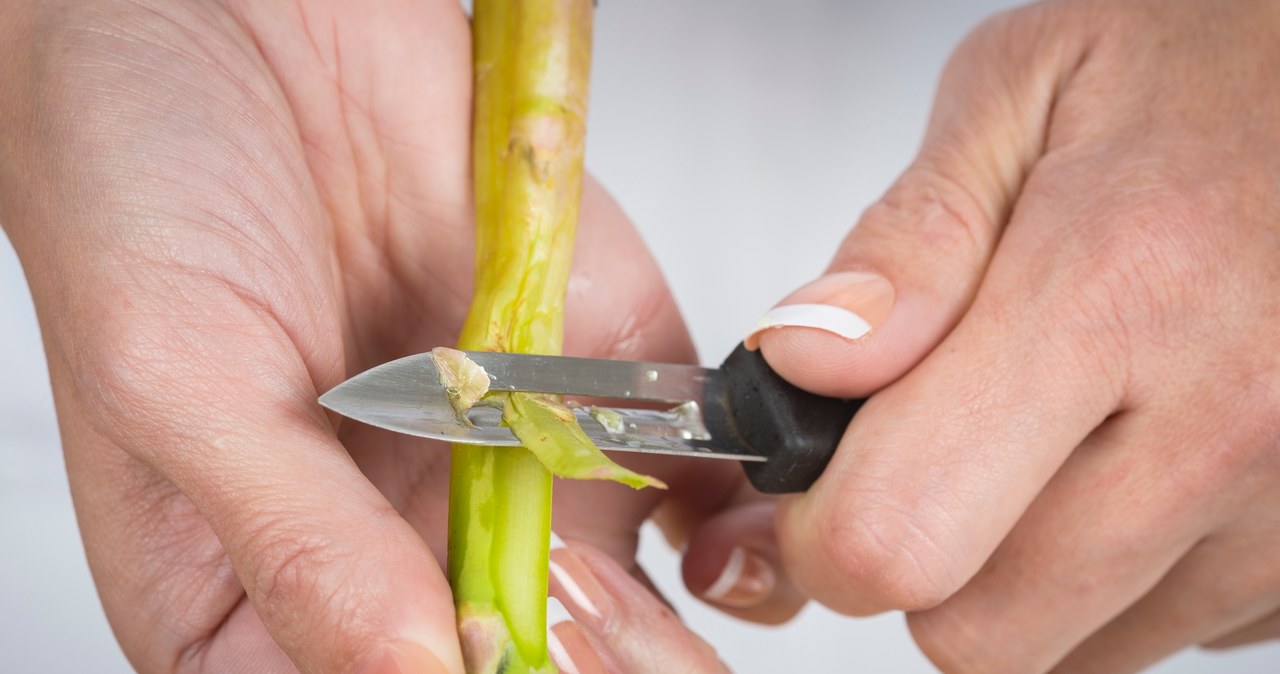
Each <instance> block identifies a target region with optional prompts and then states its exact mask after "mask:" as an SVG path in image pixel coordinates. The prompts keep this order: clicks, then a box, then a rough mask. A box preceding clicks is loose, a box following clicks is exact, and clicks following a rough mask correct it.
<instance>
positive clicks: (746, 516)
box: [682, 499, 806, 625]
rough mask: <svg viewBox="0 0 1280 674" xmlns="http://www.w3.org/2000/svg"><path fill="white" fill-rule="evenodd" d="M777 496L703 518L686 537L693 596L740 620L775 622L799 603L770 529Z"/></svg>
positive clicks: (797, 608)
mask: <svg viewBox="0 0 1280 674" xmlns="http://www.w3.org/2000/svg"><path fill="white" fill-rule="evenodd" d="M775 514H776V502H775V501H774V500H773V499H768V500H758V501H755V502H746V503H743V504H741V505H737V506H734V507H731V508H728V509H726V510H724V511H723V512H720V513H718V514H717V515H715V516H714V517H712V518H710V519H708V520H707V521H706V522H704V523H703V524H702V526H701V527H699V528H698V529H697V532H696V533H695V534H694V535H693V537H692V538H690V539H689V543H688V549H687V550H686V551H685V554H684V559H683V562H682V571H683V575H684V582H685V586H686V587H688V588H689V591H690V592H691V593H693V595H694V596H696V597H699V598H701V599H702V600H703V601H706V602H707V603H710V604H712V605H713V606H716V607H718V608H720V609H722V610H724V611H725V612H727V613H729V614H730V615H733V616H736V617H738V618H741V619H743V620H750V621H752V622H759V623H764V624H769V625H776V624H779V623H782V622H785V621H787V620H789V619H791V618H792V617H793V616H795V614H796V613H799V612H800V609H801V608H803V607H804V604H805V601H806V599H805V597H804V595H803V594H801V592H800V591H799V590H798V589H797V588H796V586H795V584H793V583H792V582H791V579H790V577H789V576H787V574H786V571H785V568H786V567H784V566H783V564H782V551H781V550H779V549H778V541H777V537H776V534H775V532H774V516H775Z"/></svg>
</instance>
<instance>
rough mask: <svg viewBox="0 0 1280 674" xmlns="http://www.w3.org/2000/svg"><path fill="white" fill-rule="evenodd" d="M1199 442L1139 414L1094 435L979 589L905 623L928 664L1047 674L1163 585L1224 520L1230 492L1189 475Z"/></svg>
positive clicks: (1190, 432) (980, 578)
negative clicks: (1174, 468)
mask: <svg viewBox="0 0 1280 674" xmlns="http://www.w3.org/2000/svg"><path fill="white" fill-rule="evenodd" d="M1197 431H1203V429H1193V428H1189V427H1187V426H1186V425H1184V424H1179V423H1178V422H1177V420H1171V419H1168V418H1164V417H1158V416H1156V415H1146V416H1142V415H1139V414H1138V413H1136V412H1131V413H1128V414H1126V415H1121V416H1119V417H1116V418H1113V419H1112V420H1111V421H1109V422H1108V423H1107V424H1105V425H1104V426H1103V427H1102V428H1100V429H1099V430H1098V431H1096V432H1095V433H1093V434H1092V435H1091V436H1090V438H1089V439H1088V440H1087V441H1085V443H1084V444H1083V445H1081V447H1080V448H1079V449H1077V450H1076V451H1075V453H1074V454H1073V455H1072V456H1071V458H1070V459H1069V460H1068V461H1067V462H1066V464H1065V465H1063V467H1062V469H1061V470H1059V471H1058V473H1057V474H1056V475H1055V476H1054V478H1053V480H1052V481H1051V482H1050V483H1049V484H1048V485H1047V486H1046V487H1045V489H1044V491H1043V492H1041V494H1040V495H1039V496H1038V497H1037V498H1036V500H1035V502H1034V503H1033V504H1032V505H1031V507H1030V508H1028V509H1027V511H1026V513H1025V514H1024V515H1023V517H1022V519H1021V520H1020V521H1019V522H1018V524H1017V526H1016V527H1015V528H1014V529H1013V531H1012V532H1011V533H1010V534H1009V535H1008V537H1007V538H1006V539H1005V540H1004V542H1003V543H1002V544H1001V545H1000V547H999V549H998V550H996V552H995V554H993V555H992V556H991V558H990V560H989V561H988V562H987V563H986V564H985V565H984V567H983V568H982V570H981V571H980V572H979V573H978V574H977V575H976V576H975V577H974V578H973V579H972V580H970V581H969V582H968V583H967V584H966V585H965V586H964V587H963V588H962V589H961V590H960V591H959V592H957V593H956V594H955V595H954V596H952V597H950V598H949V599H947V600H946V601H945V602H943V603H942V605H941V606H938V607H936V608H933V609H931V610H927V611H923V612H919V613H914V614H911V615H909V616H908V624H909V626H910V628H911V630H912V633H913V635H914V636H915V639H916V641H917V643H918V644H919V645H920V647H921V649H922V650H923V651H924V652H925V654H926V655H927V656H929V658H930V659H931V660H933V662H934V663H935V664H936V665H938V667H939V668H940V669H942V670H943V671H948V672H953V671H954V672H972V671H981V672H989V673H991V674H999V673H1001V672H1010V673H1014V672H1043V671H1048V670H1049V669H1050V668H1051V667H1052V666H1053V665H1054V663H1056V662H1058V661H1059V660H1061V659H1062V658H1063V656H1065V655H1066V654H1067V653H1068V652H1070V651H1071V650H1072V648H1074V647H1075V646H1076V645H1077V644H1079V643H1080V642H1081V641H1083V640H1085V638H1086V637H1088V636H1089V635H1090V634H1091V633H1093V632H1094V631H1096V630H1098V629H1099V628H1101V627H1102V626H1103V625H1105V624H1106V623H1107V622H1108V621H1110V620H1111V619H1112V618H1113V617H1115V616H1116V615H1118V614H1120V613H1121V612H1122V611H1124V610H1125V609H1126V607H1128V606H1130V605H1131V604H1133V602H1135V601H1137V600H1138V599H1139V598H1140V597H1142V596H1143V595H1144V594H1146V593H1147V592H1148V591H1150V590H1151V589H1152V587H1154V586H1156V584H1157V583H1159V582H1161V577H1162V576H1164V575H1165V573H1166V572H1167V571H1168V570H1169V569H1170V568H1172V567H1174V565H1175V564H1177V563H1178V560H1179V559H1181V558H1182V557H1183V556H1184V555H1185V554H1186V553H1187V551H1188V550H1190V549H1191V548H1192V547H1193V546H1194V545H1195V544H1196V542H1197V541H1198V540H1200V538H1201V537H1202V536H1203V535H1204V534H1205V532H1207V531H1209V530H1210V529H1211V528H1212V527H1213V526H1214V524H1215V520H1216V518H1217V517H1219V516H1220V513H1219V512H1218V511H1217V510H1216V509H1215V508H1209V507H1206V506H1205V504H1206V503H1209V502H1210V501H1211V497H1212V496H1214V495H1215V494H1216V493H1218V491H1219V490H1220V489H1221V488H1222V486H1223V485H1222V484H1220V483H1218V482H1217V481H1214V480H1213V479H1211V478H1209V475H1210V473H1209V472H1208V471H1206V470H1199V469H1198V468H1200V467H1197V466H1192V465H1188V464H1191V463H1193V462H1195V461H1197V460H1201V459H1200V456H1197V455H1203V454H1205V453H1204V452H1201V447H1202V446H1203V445H1202V443H1201V442H1200V440H1202V439H1203V435H1201V434H1199V433H1197ZM1170 438H1179V441H1176V442H1175V441H1171V440H1170ZM1175 457H1176V459H1175ZM1171 460H1177V461H1178V463H1179V464H1180V471H1179V472H1180V474H1190V475H1195V476H1196V480H1195V482H1193V483H1188V482H1189V481H1187V480H1175V479H1172V478H1171V477H1170V474H1169V471H1168V466H1169V463H1170V461H1171ZM1184 462H1185V463H1184ZM1182 471H1185V473H1182ZM1166 582H1167V581H1166ZM1144 601H1145V600H1144ZM1046 607H1052V608H1050V609H1048V610H1047V609H1046ZM977 626H981V629H980V630H979V629H976V628H977ZM1128 636H1130V637H1133V638H1134V639H1135V640H1137V642H1138V643H1141V639H1140V638H1139V637H1140V635H1139V634H1136V633H1134V634H1129V635H1128ZM1155 640H1156V641H1158V640H1159V638H1155ZM1108 643H1111V642H1108ZM1135 648H1136V646H1135ZM1126 650H1127V647H1126V648H1117V652H1116V655H1118V653H1122V652H1125V651H1126ZM1068 671H1071V670H1068ZM1088 671H1099V672H1110V671H1112V670H1111V669H1108V668H1106V667H1101V668H1098V669H1097V670H1094V669H1089V670H1088ZM1117 671H1119V670H1117ZM1126 671H1127V670H1126Z"/></svg>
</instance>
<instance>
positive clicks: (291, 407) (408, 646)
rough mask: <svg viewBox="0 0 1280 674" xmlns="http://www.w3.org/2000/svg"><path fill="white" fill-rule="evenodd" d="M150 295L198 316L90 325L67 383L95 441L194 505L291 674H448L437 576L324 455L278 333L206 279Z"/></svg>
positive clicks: (412, 543) (448, 647) (297, 370)
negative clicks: (380, 672)
mask: <svg viewBox="0 0 1280 674" xmlns="http://www.w3.org/2000/svg"><path fill="white" fill-rule="evenodd" d="M139 273H142V272H141V271H139ZM165 283H167V284H168V286H167V287H170V288H173V289H174V291H175V296H177V297H180V298H189V297H203V298H205V299H207V300H209V301H208V302H207V303H206V304H204V305H202V307H201V309H199V310H195V309H193V308H192V307H191V306H188V305H186V304H185V303H184V305H183V307H184V311H185V312H187V313H186V314H181V316H182V317H181V318H175V317H174V315H173V314H172V313H169V312H159V313H160V314H161V315H162V316H163V320H154V319H152V318H150V317H148V316H144V315H140V314H139V313H138V312H137V310H136V308H135V312H134V313H133V314H130V315H128V316H126V317H124V318H123V319H120V320H105V321H103V322H102V324H101V337H102V339H103V342H102V343H103V344H104V345H107V346H102V347H100V348H99V349H97V350H96V351H95V352H94V357H92V358H89V359H88V360H87V361H86V362H84V363H83V366H84V367H82V368H81V369H80V371H82V372H92V376H91V377H90V378H89V379H87V380H86V381H92V387H91V388H86V387H81V388H80V390H79V391H80V393H81V394H82V395H89V396H91V397H92V401H93V403H92V404H91V405H90V407H91V408H93V409H95V410H96V418H97V420H98V423H99V424H100V425H101V426H102V427H104V428H106V429H107V435H108V436H109V437H110V438H111V439H112V440H113V441H115V442H116V443H118V444H119V445H120V446H122V447H124V448H125V449H126V450H127V451H129V452H131V453H133V454H134V455H135V456H137V457H139V458H140V459H142V460H143V461H144V462H145V463H147V464H149V465H150V466H152V467H153V468H155V469H156V470H157V471H158V472H159V473H160V474H161V475H163V476H165V477H166V478H167V479H168V480H170V481H171V482H172V483H173V484H174V485H176V486H177V487H178V488H179V489H180V490H181V491H182V493H183V494H184V495H185V496H186V497H187V498H189V499H190V501H191V502H192V503H193V504H194V505H195V507H196V509H197V510H198V511H199V512H200V514H201V515H203V517H204V518H205V520H206V521H207V522H208V524H209V526H210V528H211V529H212V531H213V533H214V534H215V535H216V536H217V538H218V540H219V541H220V542H221V543H222V546H223V548H224V549H225V550H226V553H227V555H228V557H229V559H230V561H231V565H232V567H233V568H234V570H235V573H236V576H237V577H238V579H239V581H240V583H241V585H242V586H243V587H244V589H245V592H246V594H247V596H248V598H249V600H250V601H251V602H252V604H253V607H254V609H255V610H256V611H257V614H258V616H259V617H260V618H261V620H262V623H263V625H265V627H266V628H267V630H268V631H269V632H270V634H271V636H272V637H273V638H274V639H275V641H276V642H277V643H278V644H279V645H280V646H281V647H282V648H283V649H284V651H285V652H286V653H287V654H288V655H289V657H290V658H291V659H292V660H293V662H294V663H295V664H296V665H297V666H298V668H299V669H301V670H303V671H349V670H352V669H353V668H356V667H360V666H366V667H379V666H386V667H391V666H392V664H389V663H393V662H396V661H400V662H402V663H412V665H413V666H416V667H419V668H420V669H421V671H426V672H431V671H437V672H445V671H450V672H461V671H462V663H461V656H460V654H459V652H458V646H457V637H456V630H455V627H454V618H453V610H452V601H451V594H450V591H449V588H448V585H447V583H446V581H445V579H444V577H443V574H442V572H441V570H440V567H439V565H438V564H437V562H436V561H435V560H434V559H433V558H432V556H431V554H430V552H429V550H428V549H427V547H426V545H425V544H424V543H423V541H422V539H421V538H420V537H419V536H418V535H417V534H416V533H415V532H414V531H413V529H412V528H411V527H410V526H409V525H408V524H407V523H406V522H405V521H404V520H403V519H402V518H401V517H400V516H399V515H398V514H397V513H396V511H395V509H394V508H392V507H391V505H390V504H389V503H388V502H387V501H386V499H385V498H384V497H383V496H382V494H381V493H379V492H378V490H377V489H376V488H375V487H374V486H373V485H372V484H370V483H369V481H368V480H367V479H366V478H365V477H364V476H363V475H362V474H361V473H360V471H359V470H358V469H357V468H356V466H355V464H354V463H353V462H352V461H351V458H350V456H348V454H347V453H346V451H345V450H344V449H343V447H342V445H341V444H339V443H338V441H337V439H336V438H335V437H334V434H333V431H332V429H331V427H330V425H329V423H328V421H327V419H326V417H325V416H324V415H323V414H322V413H321V411H320V410H319V409H318V407H317V406H316V404H315V402H314V401H315V398H316V395H317V393H316V386H315V385H313V384H312V383H311V382H312V379H311V375H310V373H309V371H308V370H307V368H306V366H305V364H304V363H303V362H302V360H301V358H300V357H299V356H297V355H296V353H293V352H291V351H290V350H289V349H288V348H286V347H285V346H284V345H287V344H289V340H288V338H287V336H286V335H283V334H281V328H280V327H279V325H278V324H275V323H274V322H273V320H272V319H270V318H269V317H266V316H264V315H263V314H262V313H261V312H259V311H258V310H255V309H253V308H251V307H248V306H245V305H243V304H239V303H238V301H237V299H232V298H229V297H227V296H224V295H222V294H221V292H222V291H221V290H215V289H212V288H210V287H209V284H208V282H207V281H206V280H201V279H189V278H187V277H185V276H182V275H170V276H168V277H166V279H165ZM183 301H184V302H185V299H184V300H183ZM152 308H154V307H152ZM203 311H207V312H209V316H207V317H205V316H203V315H202V314H201V312H203ZM193 314H201V315H193ZM188 320H190V321H192V323H193V324H194V325H198V326H199V329H198V330H195V329H193V328H192V325H188V324H187V323H186V321H188ZM157 345H165V346H164V347H157ZM171 345H180V350H177V351H170V350H168V349H169V348H170V346H171ZM272 345H280V346H272ZM158 364H162V365H163V367H160V366H159V365H158ZM388 579H395V581H394V582H389V580H388ZM374 671H376V670H374Z"/></svg>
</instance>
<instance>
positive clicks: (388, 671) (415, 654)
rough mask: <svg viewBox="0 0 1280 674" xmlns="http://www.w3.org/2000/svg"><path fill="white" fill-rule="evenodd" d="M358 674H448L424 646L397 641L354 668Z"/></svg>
mask: <svg viewBox="0 0 1280 674" xmlns="http://www.w3.org/2000/svg"><path fill="white" fill-rule="evenodd" d="M356 671H357V672H359V673H360V674H448V672H447V670H445V668H444V665H443V664H441V663H440V660H438V659H437V658H436V656H435V655H434V654H432V653H431V651H429V650H427V648H426V646H423V645H422V644H418V643H414V642H412V641H397V642H394V643H391V644H389V645H387V646H384V647H383V649H382V652H380V653H378V654H377V655H375V656H373V657H372V658H371V659H369V660H368V661H367V662H366V663H364V664H363V665H361V666H360V667H358V668H356Z"/></svg>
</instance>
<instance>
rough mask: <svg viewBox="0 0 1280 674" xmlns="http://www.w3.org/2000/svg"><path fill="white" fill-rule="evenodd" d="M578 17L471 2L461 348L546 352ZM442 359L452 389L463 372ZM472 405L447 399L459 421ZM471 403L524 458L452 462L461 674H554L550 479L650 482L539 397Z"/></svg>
mask: <svg viewBox="0 0 1280 674" xmlns="http://www.w3.org/2000/svg"><path fill="white" fill-rule="evenodd" d="M592 4H593V3H592V0H476V2H475V8H474V12H473V21H472V33H473V40H474V43H473V52H474V72H475V92H474V100H475V103H474V105H475V108H474V117H473V131H472V133H473V140H472V143H473V146H472V150H473V163H474V180H475V196H476V261H475V265H476V291H475V297H474V299H473V301H472V305H471V311H470V313H469V314H468V316H467V320H466V323H465V325H464V327H463V331H462V336H461V338H460V340H459V341H460V343H459V348H461V349H466V350H484V351H509V352H521V353H542V354H558V353H560V350H561V343H562V341H563V332H564V320H563V317H564V312H563V307H564V297H565V291H566V289H567V287H568V281H569V266H570V262H571V260H572V257H573V237H574V231H575V229H576V225H577V219H578V205H579V202H580V201H581V196H582V157H583V149H584V135H585V124H586V109H587V81H588V73H589V67H590V61H591V19H592V11H593V6H592ZM455 353H456V352H455ZM446 360H447V361H448V362H452V363H453V365H452V366H451V367H454V368H456V371H455V372H453V373H451V375H450V376H454V377H455V380H456V381H457V382H458V383H459V386H460V387H461V388H460V391H462V390H463V389H466V386H465V383H466V382H468V381H474V372H473V371H472V370H471V369H470V368H469V366H467V364H466V363H464V362H461V361H459V360H457V359H456V357H449V358H448V359H446ZM437 362H438V363H439V362H446V361H443V360H438V361H437ZM482 393H483V392H480V391H476V390H474V389H472V390H470V391H469V393H467V394H466V395H459V397H458V399H457V401H455V407H456V408H457V409H459V413H460V414H465V407H466V406H467V405H470V404H474V403H475V402H477V401H478V400H479V398H478V396H480V395H482ZM483 400H484V402H486V403H487V404H500V405H503V406H504V410H503V419H504V421H505V422H506V423H507V425H509V426H510V427H511V428H512V431H513V432H514V433H515V434H516V436H517V437H518V438H520V439H521V440H522V441H523V442H524V443H525V445H526V446H527V447H529V448H530V449H532V450H533V451H532V452H530V451H526V450H525V449H520V448H489V447H484V448H477V447H466V446H455V447H454V448H453V453H452V468H451V475H450V495H449V580H450V583H451V584H452V585H453V591H454V599H455V602H456V604H457V611H458V630H459V635H460V637H461V639H462V643H463V654H464V657H465V659H466V666H467V671H468V672H469V673H471V674H480V673H484V674H489V673H496V672H501V673H502V674H517V673H524V672H554V671H556V668H555V665H554V664H553V663H552V662H551V660H550V659H549V658H548V657H547V648H546V633H547V631H546V597H547V554H548V549H547V548H548V545H549V534H550V530H551V486H552V471H554V472H555V473H556V474H557V475H562V476H565V477H579V478H597V479H614V480H618V481H621V482H624V483H626V484H630V485H632V486H635V487H637V488H638V487H641V486H646V485H656V486H661V483H659V482H657V481H656V480H654V479H653V478H648V477H645V476H641V475H637V474H635V473H632V472H631V471H629V470H626V469H625V468H622V467H621V466H618V465H616V464H614V463H613V462H612V461H610V460H609V459H608V458H606V457H605V456H604V455H603V454H601V453H600V451H599V450H598V449H596V448H595V447H594V446H593V445H592V444H591V443H590V441H589V440H587V438H586V436H585V435H584V434H583V433H582V430H581V429H580V428H578V427H577V423H576V421H575V420H574V417H573V415H572V414H570V413H569V412H568V409H567V408H565V407H564V404H563V403H562V401H560V400H559V399H558V398H556V397H554V396H546V395H530V394H520V393H515V394H500V395H498V396H494V395H489V396H485V397H484V398H483ZM549 469H550V470H549Z"/></svg>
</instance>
